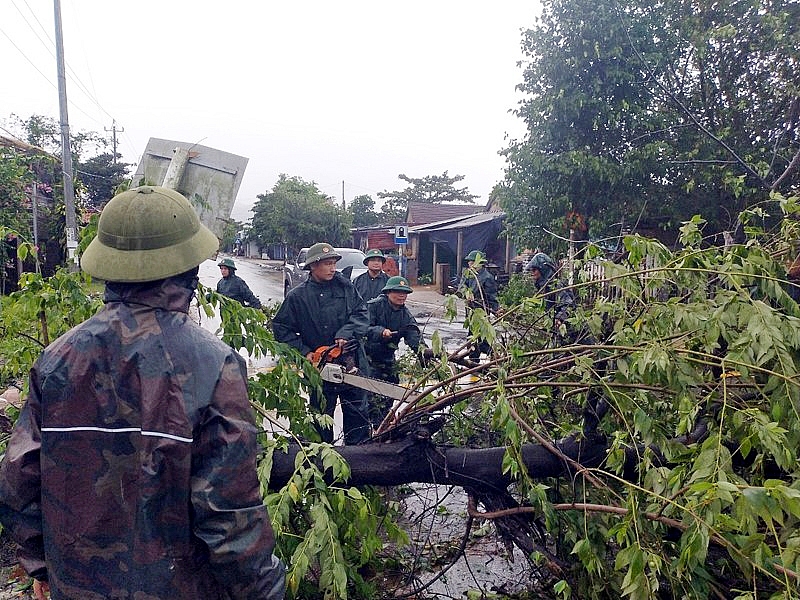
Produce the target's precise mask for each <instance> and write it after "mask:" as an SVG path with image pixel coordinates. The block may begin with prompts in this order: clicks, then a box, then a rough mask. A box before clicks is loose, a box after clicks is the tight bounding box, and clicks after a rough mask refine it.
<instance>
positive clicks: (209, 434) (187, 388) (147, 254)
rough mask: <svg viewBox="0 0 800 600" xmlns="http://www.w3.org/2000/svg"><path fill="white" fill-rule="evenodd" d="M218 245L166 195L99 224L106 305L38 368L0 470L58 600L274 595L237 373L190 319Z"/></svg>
mask: <svg viewBox="0 0 800 600" xmlns="http://www.w3.org/2000/svg"><path fill="white" fill-rule="evenodd" d="M165 217H169V218H165ZM216 248H217V239H216V237H215V236H214V234H213V233H211V232H210V231H209V230H208V229H206V228H205V227H204V226H202V225H201V224H200V222H199V220H198V219H197V215H196V214H195V213H194V210H193V209H192V208H191V205H190V204H189V203H188V201H186V199H185V198H183V196H181V195H180V194H178V193H177V192H174V191H172V190H166V189H164V188H156V187H144V188H135V189H133V190H129V191H127V192H124V193H122V194H120V195H118V196H117V197H115V198H114V199H112V200H111V202H109V204H108V205H107V206H106V208H105V209H104V211H103V213H102V215H101V217H100V222H99V225H98V236H97V238H96V239H95V240H94V241H93V242H92V244H91V245H90V246H89V248H88V249H87V250H86V252H85V253H84V255H83V258H82V261H81V262H82V266H83V269H84V270H85V271H86V272H88V273H89V274H91V275H93V276H96V277H98V278H100V279H105V280H106V281H108V283H107V285H106V293H105V302H106V305H105V308H104V309H102V310H101V311H100V312H99V313H98V314H97V315H96V316H94V317H92V318H91V319H89V320H88V321H86V322H84V323H82V324H81V325H79V326H78V327H76V328H74V329H72V330H71V331H69V332H68V333H66V334H65V335H63V336H62V337H60V338H59V339H58V340H56V341H55V342H53V343H52V344H51V345H50V346H48V347H47V348H46V349H45V351H44V352H43V353H42V355H41V357H40V358H39V359H38V360H37V361H36V364H35V365H34V367H33V369H32V370H31V374H30V391H29V398H28V401H27V403H26V404H25V406H24V408H23V409H22V412H21V414H20V417H19V420H18V421H17V424H16V425H15V428H14V430H13V432H12V435H11V439H10V441H9V444H8V448H7V451H6V455H5V458H4V460H3V462H2V465H0V521H2V523H3V526H4V527H5V528H6V529H7V530H8V532H9V533H10V534H11V536H12V537H13V538H14V539H15V540H16V541H17V542H18V543H19V544H20V546H21V550H20V555H19V558H20V563H21V564H22V566H23V567H24V568H25V570H26V571H27V572H28V573H30V574H31V575H32V576H33V577H35V578H36V579H37V580H39V581H48V582H49V584H50V589H51V593H52V598H54V599H58V598H80V599H81V600H92V599H96V600H100V599H107V598H141V599H143V600H144V599H174V598H180V599H186V600H206V599H208V600H211V599H214V600H218V599H219V600H221V599H229V598H240V599H242V600H244V599H245V598H247V599H256V598H258V599H268V600H278V599H280V598H283V595H284V587H285V574H284V572H285V569H284V566H283V564H282V563H281V561H280V560H279V559H278V558H277V557H275V555H274V554H273V548H274V545H275V542H274V536H273V531H272V528H271V526H270V520H269V516H268V514H267V511H266V508H265V507H264V505H263V502H262V499H261V495H260V491H259V482H258V479H257V477H256V458H257V452H258V445H257V440H256V434H257V430H256V427H255V425H254V418H253V412H252V409H251V407H250V405H249V402H248V398H247V383H246V371H245V366H244V364H243V361H242V359H241V358H240V357H239V356H238V355H237V354H236V353H235V352H234V351H232V350H231V349H230V348H229V347H228V346H226V345H225V344H223V343H222V342H220V341H219V340H218V339H217V338H216V337H215V336H213V335H212V334H211V333H209V332H207V331H205V330H203V329H202V328H200V327H199V326H198V325H196V324H195V323H193V322H192V320H191V319H190V318H189V316H188V314H187V311H188V307H189V302H190V300H191V298H192V296H193V294H194V291H195V288H196V286H197V271H198V269H197V265H198V264H199V263H200V262H202V261H203V260H205V259H206V258H207V257H208V256H209V255H211V254H212V253H213V252H214V251H215V250H216Z"/></svg>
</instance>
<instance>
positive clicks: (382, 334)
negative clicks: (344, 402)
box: [366, 277, 422, 425]
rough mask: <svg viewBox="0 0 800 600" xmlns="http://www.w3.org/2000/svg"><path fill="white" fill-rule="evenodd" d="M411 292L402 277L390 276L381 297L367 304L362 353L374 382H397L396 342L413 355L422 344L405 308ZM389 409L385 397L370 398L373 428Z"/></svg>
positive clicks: (417, 327) (415, 325)
mask: <svg viewBox="0 0 800 600" xmlns="http://www.w3.org/2000/svg"><path fill="white" fill-rule="evenodd" d="M413 291H414V290H413V289H411V287H410V286H409V285H408V280H407V279H406V278H405V277H392V278H390V279H389V281H388V282H387V283H386V285H385V286H384V287H383V289H382V290H381V295H380V296H378V297H377V298H373V299H372V300H370V301H369V302H368V303H367V308H368V309H369V323H370V326H369V330H368V331H367V347H366V351H367V357H368V358H369V364H370V369H371V372H372V376H373V377H375V378H377V379H383V380H384V381H388V382H390V383H400V376H399V374H398V370H397V361H396V359H395V352H396V351H397V345H398V343H399V342H400V340H403V341H404V342H405V343H406V345H407V346H408V347H409V348H411V349H412V350H413V351H414V352H419V349H420V346H421V345H422V334H421V333H420V331H419V326H418V325H417V320H416V319H415V318H414V315H412V314H411V312H410V311H409V310H408V308H407V307H406V296H408V294H410V293H412V292H413ZM390 408H391V401H390V400H389V399H388V398H384V397H382V396H376V397H374V398H372V400H371V403H370V419H371V421H372V423H373V425H379V424H380V423H381V421H383V419H384V417H385V416H386V415H387V413H388V412H389V409H390Z"/></svg>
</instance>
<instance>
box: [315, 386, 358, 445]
mask: <svg viewBox="0 0 800 600" xmlns="http://www.w3.org/2000/svg"><path fill="white" fill-rule="evenodd" d="M322 394H323V396H324V398H325V408H324V410H323V409H322V398H320V397H319V395H318V393H317V392H314V393H312V394H311V406H312V407H314V408H316V409H317V410H318V411H320V412H323V413H324V414H326V415H328V416H330V417H333V411H334V410H335V409H336V400H337V398H338V399H339V401H340V402H341V403H342V421H343V423H342V425H343V429H344V443H345V445H347V446H352V445H354V444H360V443H361V442H363V441H364V440H366V439H367V438H369V418H368V416H367V394H366V392H365V391H364V390H360V389H358V388H355V387H353V386H351V385H345V384H341V383H330V382H328V381H324V382H322ZM317 431H318V432H319V435H320V437H321V438H322V441H323V442H328V443H329V444H330V443H333V429H327V428H324V427H319V426H317Z"/></svg>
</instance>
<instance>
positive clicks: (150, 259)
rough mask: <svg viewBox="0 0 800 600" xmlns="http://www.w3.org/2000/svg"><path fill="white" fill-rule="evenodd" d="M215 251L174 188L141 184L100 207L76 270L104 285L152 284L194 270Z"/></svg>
mask: <svg viewBox="0 0 800 600" xmlns="http://www.w3.org/2000/svg"><path fill="white" fill-rule="evenodd" d="M217 248H219V240H218V239H217V236H215V235H214V234H213V233H212V232H211V230H210V229H208V228H207V227H206V226H205V225H203V224H202V223H201V222H200V219H199V218H198V216H197V213H196V212H195V211H194V209H193V208H192V205H191V204H189V201H188V200H187V199H186V198H184V197H183V196H182V195H180V194H179V193H178V192H176V191H175V190H170V189H167V188H163V187H157V186H142V187H138V188H133V189H130V190H127V191H125V192H122V193H121V194H117V195H116V196H114V197H113V198H112V199H111V200H110V201H109V202H108V204H106V206H105V208H104V209H103V212H102V213H101V214H100V220H99V221H98V223H97V237H95V238H94V239H93V240H92V242H91V243H90V244H89V247H88V248H86V251H85V252H84V253H83V256H81V268H82V269H83V270H84V271H86V272H87V273H88V274H89V275H91V276H92V277H95V278H97V279H102V280H104V281H119V282H124V283H136V282H141V281H156V280H159V279H166V278H167V277H172V276H173V275H178V274H180V273H183V272H185V271H188V270H189V269H191V268H193V267H196V266H197V265H199V264H200V263H201V262H203V261H204V260H206V259H207V258H209V257H210V256H211V255H212V254H214V252H216V251H217Z"/></svg>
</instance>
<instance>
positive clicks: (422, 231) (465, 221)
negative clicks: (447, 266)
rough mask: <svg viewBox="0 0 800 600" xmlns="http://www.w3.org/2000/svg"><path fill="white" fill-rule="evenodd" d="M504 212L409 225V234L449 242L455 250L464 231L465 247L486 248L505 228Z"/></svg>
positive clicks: (442, 242)
mask: <svg viewBox="0 0 800 600" xmlns="http://www.w3.org/2000/svg"><path fill="white" fill-rule="evenodd" d="M505 216H506V213H504V212H500V211H498V212H487V213H480V214H477V215H471V216H469V217H462V218H460V219H448V220H446V221H439V222H438V223H427V224H425V225H418V226H416V227H409V228H408V232H409V234H411V235H413V234H417V235H421V236H423V235H424V236H426V237H427V238H428V239H429V240H430V241H431V242H434V243H437V244H447V245H448V246H449V247H450V248H451V249H452V250H453V252H456V250H457V248H458V234H459V232H462V235H463V238H462V239H463V244H464V245H463V247H464V248H470V249H484V248H486V246H487V245H488V244H489V242H490V241H491V240H494V239H495V238H496V237H497V235H498V234H499V233H500V231H501V230H502V229H503V219H504V218H505Z"/></svg>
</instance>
